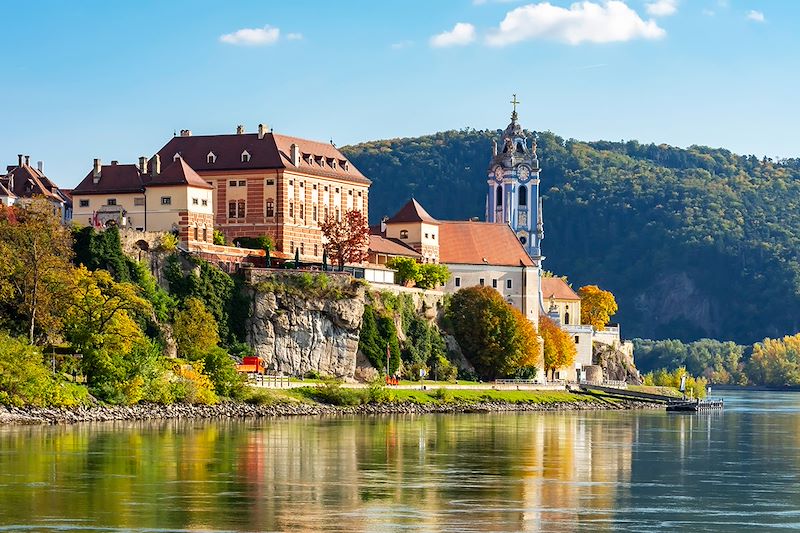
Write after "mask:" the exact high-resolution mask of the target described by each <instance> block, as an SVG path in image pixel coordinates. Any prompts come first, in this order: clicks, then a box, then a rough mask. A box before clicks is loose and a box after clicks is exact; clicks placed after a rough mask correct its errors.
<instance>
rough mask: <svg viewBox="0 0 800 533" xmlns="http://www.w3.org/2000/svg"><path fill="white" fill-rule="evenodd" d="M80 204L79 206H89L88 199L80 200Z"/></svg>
mask: <svg viewBox="0 0 800 533" xmlns="http://www.w3.org/2000/svg"><path fill="white" fill-rule="evenodd" d="M80 204H81V207H89V200H81V201H80Z"/></svg>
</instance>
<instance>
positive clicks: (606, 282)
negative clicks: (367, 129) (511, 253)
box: [343, 130, 800, 343]
mask: <svg viewBox="0 0 800 533" xmlns="http://www.w3.org/2000/svg"><path fill="white" fill-rule="evenodd" d="M496 135H497V132H495V131H476V130H463V131H447V132H443V133H437V134H435V135H428V136H424V137H417V138H406V139H392V140H385V141H374V142H368V143H363V144H359V145H355V146H348V147H345V148H343V151H344V152H345V153H346V154H347V155H348V156H349V157H350V158H351V159H352V161H353V162H354V163H355V164H356V165H357V166H358V168H359V169H360V170H361V171H362V172H363V173H364V174H365V175H366V176H368V177H369V178H371V179H372V180H373V184H372V187H371V189H370V202H369V204H370V205H369V212H370V218H371V221H372V222H373V223H374V222H377V221H378V220H379V219H380V218H381V216H383V215H391V214H393V213H394V212H395V211H396V210H397V209H398V208H399V207H400V206H401V205H402V204H403V203H404V202H405V201H406V200H407V199H408V198H409V197H410V196H412V195H413V196H414V197H416V198H417V199H418V200H419V201H420V202H421V203H422V205H423V206H424V207H425V208H426V209H427V210H428V211H429V212H430V213H431V214H432V215H433V216H435V217H437V218H441V219H467V218H469V217H472V216H479V217H481V219H483V217H484V210H485V192H486V187H487V185H486V169H487V165H488V162H489V158H490V155H491V142H492V139H493V138H495V137H496ZM537 138H538V154H539V160H540V165H541V167H542V173H541V179H542V186H541V190H542V195H543V200H544V208H543V212H544V227H545V240H544V243H543V247H544V254H545V255H546V256H547V259H546V261H545V264H544V267H545V269H546V270H550V271H553V272H555V273H557V274H561V275H567V276H568V277H569V280H570V282H571V283H572V284H573V286H574V287H576V288H577V287H579V286H581V285H584V284H588V283H596V284H599V285H600V286H601V287H603V288H605V289H608V290H611V291H613V292H614V293H615V294H616V296H617V301H618V302H619V304H620V312H619V313H618V314H617V316H616V317H615V319H617V320H619V321H620V322H621V323H622V325H623V334H624V335H625V336H626V337H629V338H630V337H644V338H654V339H659V338H678V339H682V340H693V339H697V338H701V337H713V338H718V339H723V340H735V341H737V342H741V343H750V342H753V341H756V340H761V339H762V338H764V337H766V336H779V335H784V334H788V333H795V332H797V331H800V265H799V264H798V254H797V251H798V249H800V160H797V159H793V160H786V161H780V162H774V161H770V160H761V159H758V158H756V157H754V156H738V155H736V154H733V153H731V152H729V151H728V150H723V149H712V148H707V147H699V146H693V147H690V148H688V149H680V148H675V147H672V146H667V145H659V146H657V145H653V144H649V145H645V144H639V143H638V142H635V141H630V142H626V143H622V142H605V141H600V142H580V141H575V140H566V141H565V140H564V139H561V138H560V137H558V136H556V135H554V134H552V133H549V132H545V133H539V134H538V135H537Z"/></svg>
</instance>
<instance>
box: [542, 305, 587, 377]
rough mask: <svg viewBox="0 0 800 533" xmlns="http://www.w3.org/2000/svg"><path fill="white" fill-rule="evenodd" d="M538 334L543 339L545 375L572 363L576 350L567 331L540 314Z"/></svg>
mask: <svg viewBox="0 0 800 533" xmlns="http://www.w3.org/2000/svg"><path fill="white" fill-rule="evenodd" d="M539 334H540V335H541V336H542V340H544V370H545V373H546V374H547V375H550V374H552V373H553V372H554V371H555V370H556V369H558V368H564V367H571V366H572V365H573V363H574V362H575V356H576V355H577V353H578V350H577V348H576V347H575V343H574V342H572V339H571V338H570V336H569V335H568V334H567V332H565V331H564V330H562V329H561V328H560V327H558V324H556V323H555V322H553V321H552V320H551V319H550V318H549V317H547V316H540V317H539Z"/></svg>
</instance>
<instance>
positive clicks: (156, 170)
mask: <svg viewBox="0 0 800 533" xmlns="http://www.w3.org/2000/svg"><path fill="white" fill-rule="evenodd" d="M152 161H153V164H152V165H150V175H151V176H153V177H154V178H155V177H156V176H158V175H159V174H161V156H160V155H158V154H156V155H154V156H153V159H152Z"/></svg>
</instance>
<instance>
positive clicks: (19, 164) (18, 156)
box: [17, 154, 22, 167]
mask: <svg viewBox="0 0 800 533" xmlns="http://www.w3.org/2000/svg"><path fill="white" fill-rule="evenodd" d="M17 166H18V167H21V166H22V154H17Z"/></svg>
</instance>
